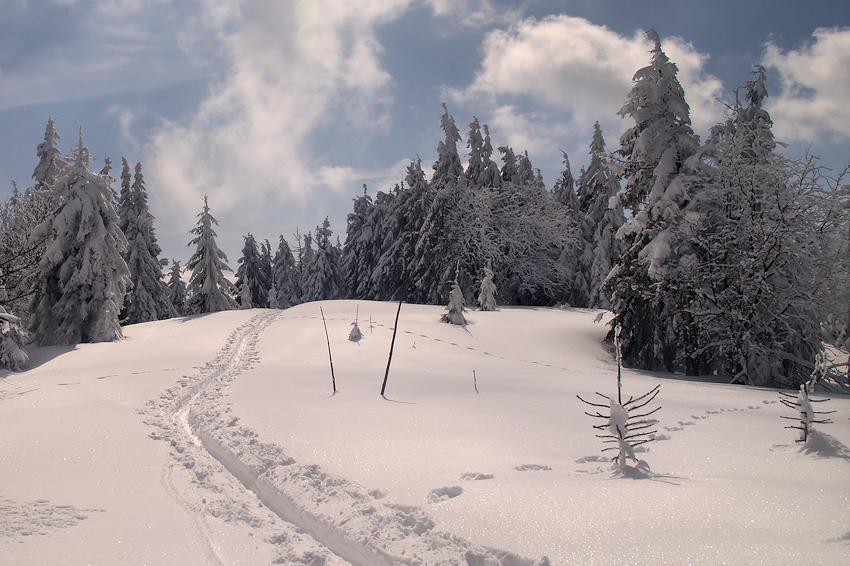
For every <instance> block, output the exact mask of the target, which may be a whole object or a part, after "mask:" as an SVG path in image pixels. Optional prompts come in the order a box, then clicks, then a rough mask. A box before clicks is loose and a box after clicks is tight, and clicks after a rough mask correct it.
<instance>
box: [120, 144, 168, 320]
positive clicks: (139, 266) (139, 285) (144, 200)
mask: <svg viewBox="0 0 850 566" xmlns="http://www.w3.org/2000/svg"><path fill="white" fill-rule="evenodd" d="M123 162H124V164H125V169H126V168H127V167H126V165H127V160H126V159H124V160H123ZM134 171H135V174H134V176H133V185H132V186H131V187H130V188H129V190H128V191H127V192H126V193H124V191H123V187H122V195H121V198H120V199H119V207H120V208H119V211H118V216H119V221H120V226H121V230H122V232H123V233H124V236H125V237H126V238H127V244H128V249H127V252H126V254H125V255H124V259H125V261H126V262H127V267H128V268H129V269H130V280H131V281H132V287H131V288H130V289H129V292H128V293H127V296H126V298H125V299H124V310H123V313H122V320H123V322H125V323H126V324H136V323H139V322H149V321H153V320H164V319H167V318H171V317H173V316H176V315H177V311H176V310H175V309H174V306H173V305H172V304H171V301H170V299H169V290H168V288H167V286H166V284H165V282H164V281H163V277H162V264H161V263H160V262H159V254H160V253H161V252H162V249H161V248H160V247H159V244H158V243H157V240H156V234H155V233H154V228H153V221H154V217H153V215H152V214H151V213H150V211H149V210H148V195H147V191H145V179H144V176H143V175H142V164H141V163H136V167H135V170H134ZM124 178H125V175H123V174H122V181H123V180H124Z"/></svg>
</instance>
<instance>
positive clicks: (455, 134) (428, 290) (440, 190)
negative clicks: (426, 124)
mask: <svg viewBox="0 0 850 566" xmlns="http://www.w3.org/2000/svg"><path fill="white" fill-rule="evenodd" d="M440 125H441V127H442V129H443V132H444V133H445V140H444V141H441V142H440V143H439V144H438V145H437V160H436V161H435V162H434V175H433V176H432V177H431V181H430V187H431V192H432V194H433V200H431V202H430V206H429V208H428V211H427V216H426V218H425V221H424V223H423V224H422V228H421V229H420V231H419V238H418V240H417V242H416V248H415V250H416V251H415V259H414V267H413V288H412V290H411V294H412V297H411V298H410V300H412V301H414V302H423V303H431V304H437V303H439V302H442V301H441V298H442V294H443V293H442V289H443V285H444V283H445V281H447V280H448V279H449V278H450V277H451V273H452V270H453V269H454V265H455V264H456V262H457V259H458V252H457V251H456V249H455V246H454V242H455V240H456V238H454V237H453V227H454V226H453V222H452V218H451V215H452V213H453V212H455V211H456V210H457V206H458V202H459V199H460V195H461V193H462V192H463V191H464V190H465V189H466V187H467V183H466V178H465V177H464V175H463V166H462V165H461V162H460V156H459V155H458V151H457V142H459V141H460V140H461V136H460V132H459V131H458V129H457V126H456V125H455V121H454V118H453V117H452V116H451V115H450V114H449V111H448V107H447V106H446V104H445V103H443V117H442V119H441V123H440Z"/></svg>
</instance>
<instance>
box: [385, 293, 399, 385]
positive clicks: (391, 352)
mask: <svg viewBox="0 0 850 566" xmlns="http://www.w3.org/2000/svg"><path fill="white" fill-rule="evenodd" d="M399 314H401V301H399V302H398V310H397V311H396V313H395V325H393V341H392V342H391V343H390V357H389V358H388V359H387V371H386V373H384V384H383V385H382V386H381V397H383V396H384V391H386V390H387V378H389V377H390V363H392V361H393V348H394V347H395V335H396V332H398V315H399Z"/></svg>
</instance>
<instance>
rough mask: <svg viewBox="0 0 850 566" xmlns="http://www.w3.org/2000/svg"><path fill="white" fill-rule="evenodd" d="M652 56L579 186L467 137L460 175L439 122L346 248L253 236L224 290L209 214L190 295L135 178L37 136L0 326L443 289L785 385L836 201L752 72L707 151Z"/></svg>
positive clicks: (91, 337)
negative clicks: (604, 328)
mask: <svg viewBox="0 0 850 566" xmlns="http://www.w3.org/2000/svg"><path fill="white" fill-rule="evenodd" d="M650 38H651V39H652V40H653V42H654V49H653V51H652V57H651V62H650V64H649V65H648V66H647V67H645V68H643V69H640V70H638V72H637V73H636V74H635V78H634V86H633V88H632V90H631V92H630V93H629V95H628V97H627V99H626V103H625V105H624V106H623V107H622V109H621V110H620V115H622V116H623V117H626V118H630V119H633V120H634V123H635V125H634V126H633V127H631V128H629V129H627V130H626V132H625V133H624V134H623V135H622V136H621V137H620V140H619V148H618V149H617V150H616V151H615V152H613V153H608V152H607V151H606V149H605V141H604V139H603V135H602V131H601V129H600V127H599V125H598V123H597V124H596V125H595V127H594V131H593V135H592V140H591V143H590V161H589V164H588V166H587V167H586V168H582V169H581V171H580V174H579V175H578V178H577V179H576V178H574V177H573V174H572V172H571V170H570V164H569V159H568V157H567V156H566V155H564V170H563V173H562V174H561V176H560V177H559V179H558V180H557V181H556V182H555V183H554V185H553V187H552V189H551V190H549V189H546V187H545V185H544V183H543V180H542V178H541V175H540V172H539V170H536V169H535V168H534V167H533V166H532V164H531V161H530V158H529V156H528V154H527V153H526V152H523V153H519V154H517V153H515V152H514V151H513V149H511V148H510V147H506V146H502V147H499V148H498V152H499V161H500V163H501V165H499V164H497V163H496V160H494V148H493V145H492V143H491V139H490V135H489V131H488V128H487V126H486V125H481V124H479V122H478V120H477V119H475V118H473V120H472V121H471V122H470V124H469V130H468V135H467V142H466V148H467V151H466V156H467V157H466V161H465V163H464V161H463V160H462V159H461V156H460V152H459V150H458V144H459V143H460V142H461V141H462V137H461V135H460V132H459V130H458V128H457V126H456V124H455V121H454V119H453V117H452V116H451V115H450V114H449V112H448V109H447V108H446V107H445V105H443V115H442V119H441V128H442V130H443V132H444V134H445V137H444V139H443V140H442V141H441V142H440V143H439V144H438V146H437V157H436V160H435V162H434V165H433V172H432V174H431V176H430V178H426V175H425V172H424V171H423V169H422V165H421V160H419V159H418V158H417V160H415V161H413V162H412V163H411V164H410V165H409V167H408V168H407V174H406V176H405V178H404V181H403V182H401V183H399V184H398V185H396V187H395V188H394V189H393V190H391V191H389V192H378V193H377V194H376V195H375V197H374V198H372V197H370V196H369V195H368V194H367V191H366V190H365V187H364V192H363V194H362V195H361V196H358V197H357V198H355V199H354V204H353V210H352V212H351V213H350V214H349V215H348V219H347V225H346V234H345V244H344V245H342V244H340V242H339V240H338V239H337V240H336V241H334V239H333V234H332V232H331V229H330V225H329V223H328V220H327V219H325V221H324V223H322V224H321V225H320V226H318V227H317V228H316V230H315V233H312V232H311V233H308V234H305V235H301V234H299V233H296V235H295V239H296V246H295V249H294V250H293V249H292V248H290V246H289V244H288V242H287V241H286V239H285V238H284V237H283V236H281V237H280V240H279V244H278V247H277V249H276V251H275V252H274V254H272V248H271V246H270V244H269V242H268V241H267V240H264V241H262V242H258V241H257V240H256V239H255V238H254V237H253V235H251V234H248V235H247V236H245V246H244V248H243V250H242V255H241V258H240V259H239V266H238V268H237V271H236V274H235V276H236V280H235V285H234V284H232V283H231V282H230V281H229V280H228V279H227V278H226V277H224V275H223V272H225V271H228V270H229V269H230V268H229V267H228V266H227V263H226V262H227V258H226V256H225V254H224V253H223V252H222V251H221V250H220V249H218V247H217V246H216V243H215V238H216V234H215V231H214V226H215V225H216V224H217V222H216V220H215V218H214V217H213V216H212V214H211V212H210V207H209V204H208V202H207V200H206V199H205V201H204V207H203V210H202V212H201V213H200V214H199V215H198V224H197V226H196V227H195V228H194V229H193V230H192V231H191V233H192V234H193V239H192V241H191V242H190V245H194V246H195V248H196V251H195V253H194V255H193V256H192V257H191V258H190V260H189V262H188V263H187V264H186V269H187V270H189V271H190V272H191V276H190V278H189V282H188V285H185V284H184V283H183V278H182V277H181V274H182V271H183V270H181V268H180V265H179V263H178V262H176V261H175V262H174V263H173V264H172V267H171V272H170V276H169V281H168V282H167V283H166V282H164V281H163V277H162V263H161V262H160V260H159V259H158V255H159V253H160V251H161V250H160V248H159V246H158V245H157V244H156V238H155V235H154V230H153V217H152V216H151V215H150V213H149V211H148V209H147V195H146V193H145V188H144V179H143V177H142V174H141V165H137V166H136V168H135V173H134V175H132V176H131V173H130V169H129V166H128V164H127V162H126V160H124V161H123V166H124V167H123V171H122V175H121V192H120V194H115V193H114V192H113V190H112V188H111V187H112V183H113V181H112V178H111V177H110V176H109V172H110V168H111V167H110V164H109V160H106V166H105V167H104V169H103V170H101V171H100V172H99V173H94V172H92V171H90V170H89V164H90V162H91V158H90V156H89V154H88V150H87V149H86V148H85V146H84V145H83V142H82V134H81V135H80V140H79V143H78V145H77V147H76V148H75V150H73V151H72V152H71V154H70V155H69V156H67V157H63V156H62V155H61V153H60V152H59V151H58V149H57V148H56V140H57V139H58V135H56V132H55V129H54V124H53V121H52V120H50V121H49V123H48V127H47V131H46V134H45V139H44V142H43V143H42V144H40V145H39V146H38V149H37V154H38V156H39V164H38V165H37V167H36V169H35V172H34V174H33V178H34V180H35V184H34V185H33V186H32V187H30V188H29V189H27V191H26V192H25V193H24V194H23V195H21V194H19V193H18V191H17V188H16V189H15V194H14V195H13V197H12V199H10V201H9V202H8V203H7V204H6V205H5V206H4V207H3V209H2V211H0V229H2V230H1V231H0V234H2V238H3V241H2V248H0V249H2V253H3V258H2V261H0V270H2V278H3V283H4V287H5V289H6V291H7V293H8V296H7V297H5V299H4V302H3V304H4V306H6V307H7V309H8V310H11V311H14V312H18V313H25V314H26V315H27V316H26V318H27V319H28V320H29V321H30V322H29V330H30V332H31V333H32V337H33V338H34V339H35V340H36V341H38V342H40V343H43V344H46V343H71V342H76V341H98V340H111V339H115V338H117V337H120V334H121V331H120V325H119V323H133V322H142V321H146V320H157V319H161V318H167V317H169V316H174V315H176V314H193V313H201V312H212V311H218V310H224V309H229V308H235V307H237V306H241V307H243V308H247V307H280V308H284V307H288V306H291V305H293V304H296V303H299V302H306V301H312V300H320V299H335V298H343V297H353V298H362V299H376V300H406V301H409V302H419V303H445V301H446V300H447V299H448V295H449V292H450V290H454V293H455V295H456V294H457V290H458V289H462V293H463V294H464V300H465V302H466V303H467V304H472V303H474V302H475V300H476V298H477V295H478V290H479V289H480V287H481V284H480V282H482V281H484V280H485V279H486V280H487V284H488V285H492V286H494V287H495V290H496V291H495V294H496V296H497V299H498V301H499V302H500V303H502V304H521V305H541V304H558V303H568V304H570V305H572V306H577V307H603V308H612V309H613V311H614V313H615V315H616V316H615V319H614V324H615V326H616V327H617V328H619V331H620V339H621V346H622V355H623V361H624V363H626V364H627V365H631V366H634V367H641V368H646V369H653V370H659V369H660V370H668V371H685V372H687V373H690V374H698V373H722V374H728V375H730V376H732V377H733V378H734V379H735V380H738V381H741V382H744V383H750V384H783V385H796V384H798V383H799V382H801V381H804V380H805V379H806V378H807V374H808V372H809V369H810V367H811V365H812V363H813V360H814V357H815V355H816V354H817V353H818V352H819V351H821V350H822V348H823V343H824V337H825V333H824V329H826V330H827V331H828V332H827V333H828V334H829V333H831V334H832V336H831V338H833V339H837V340H839V341H841V340H843V341H846V339H847V327H848V325H850V320H848V316H850V315H848V304H850V296H848V295H850V290H848V287H850V285H848V283H850V282H848V279H847V278H848V273H850V253H848V247H847V243H848V240H847V226H848V212H847V211H848V207H847V206H846V204H847V202H846V201H847V199H846V196H847V193H848V190H847V187H846V185H845V186H840V178H841V177H840V176H838V178H832V179H830V178H829V177H827V175H826V174H825V173H826V172H825V171H824V170H823V169H822V168H821V167H819V166H818V165H817V161H816V160H814V159H808V160H804V161H791V160H788V159H786V158H785V157H783V156H782V154H781V153H779V152H778V151H777V147H778V145H779V144H778V142H777V141H776V140H774V138H773V134H772V132H771V126H772V123H771V120H770V116H769V114H768V113H767V112H766V111H765V109H764V107H763V102H764V99H765V98H766V97H767V91H766V89H765V74H764V69H762V68H760V67H759V68H757V76H756V79H755V80H753V81H750V82H748V83H746V85H745V87H744V91H743V92H744V100H743V101H741V100H740V99H739V98H740V97H739V94H740V92H741V90H740V89H739V90H738V91H736V92H735V99H736V100H735V102H734V103H732V104H730V105H729V106H728V108H727V110H728V112H727V119H726V120H725V121H724V122H723V123H721V124H718V125H717V126H715V127H714V128H712V130H711V132H710V134H709V136H708V138H707V139H706V141H705V142H704V143H701V142H700V140H699V138H698V136H696V135H695V134H694V132H693V130H692V128H691V125H690V118H689V108H688V105H687V103H686V101H685V93H684V91H683V89H682V87H681V84H680V83H679V82H678V79H677V72H678V70H677V68H676V65H675V64H674V63H672V62H670V61H669V59H668V58H667V56H666V55H665V53H664V51H663V50H662V48H661V42H660V39H659V38H658V35H657V34H656V33H655V32H654V31H651V32H650ZM492 295H493V293H492V292H488V294H487V296H488V297H492ZM489 302H492V301H491V300H488V303H489ZM487 306H488V308H490V307H492V304H488V305H487ZM825 322H828V324H826V325H824V323H825ZM842 333H843V334H842ZM0 355H2V349H0Z"/></svg>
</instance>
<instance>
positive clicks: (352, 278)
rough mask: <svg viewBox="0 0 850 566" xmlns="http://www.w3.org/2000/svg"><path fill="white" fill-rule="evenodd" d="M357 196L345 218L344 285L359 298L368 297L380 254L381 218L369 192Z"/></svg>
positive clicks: (364, 186) (349, 293)
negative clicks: (352, 207) (352, 208)
mask: <svg viewBox="0 0 850 566" xmlns="http://www.w3.org/2000/svg"><path fill="white" fill-rule="evenodd" d="M366 190H367V189H366V185H365V184H364V185H363V194H362V195H361V196H359V197H357V198H355V199H354V210H353V211H352V212H351V213H350V214H349V215H348V217H347V218H346V230H345V247H344V248H343V249H344V252H343V256H342V265H343V269H344V272H345V287H346V289H347V292H348V295H349V296H351V297H358V298H375V297H369V294H370V291H371V289H370V282H371V279H372V272H373V271H374V269H375V267H376V265H377V264H378V260H379V259H380V256H381V251H382V250H381V247H382V243H383V242H382V241H381V224H380V221H381V218H380V215H379V214H377V212H378V211H377V210H376V205H375V204H374V203H373V202H372V198H371V197H370V196H369V195H368V194H366Z"/></svg>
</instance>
